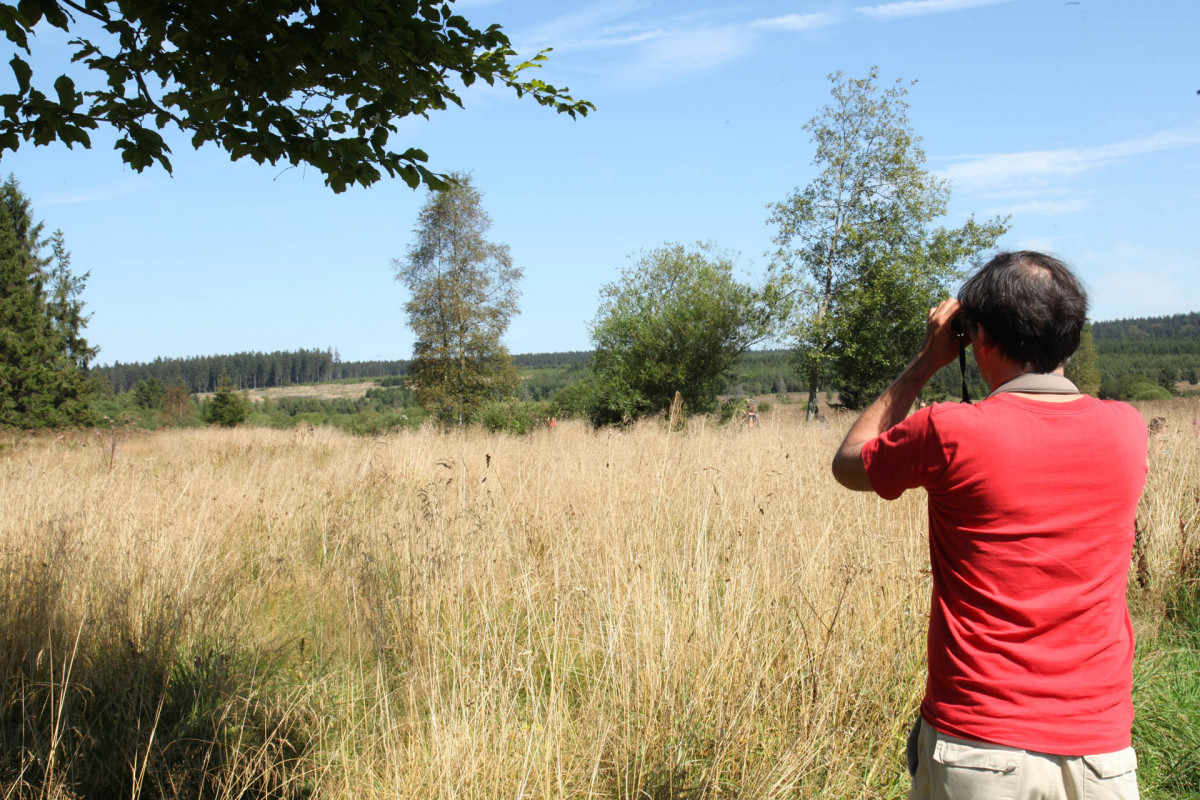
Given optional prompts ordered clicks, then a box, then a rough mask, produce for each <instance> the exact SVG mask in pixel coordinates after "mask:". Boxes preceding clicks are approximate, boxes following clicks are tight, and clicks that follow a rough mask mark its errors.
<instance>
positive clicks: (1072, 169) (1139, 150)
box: [938, 131, 1200, 188]
mask: <svg viewBox="0 0 1200 800" xmlns="http://www.w3.org/2000/svg"><path fill="white" fill-rule="evenodd" d="M1197 144H1200V131H1162V132H1159V133H1156V134H1154V135H1153V136H1146V137H1142V138H1140V139H1129V140H1127V141H1124V142H1117V143H1116V144H1110V145H1101V146H1099V147H1084V148H1077V147H1067V148H1062V149H1059V150H1029V151H1026V152H1023V153H997V154H994V155H985V156H975V157H971V158H968V159H965V160H963V161H959V162H958V163H954V164H951V165H950V166H948V167H946V168H945V169H941V170H938V174H939V175H940V176H941V177H943V178H949V179H950V180H952V181H954V183H955V186H956V187H962V186H965V187H971V188H990V187H997V186H1004V185H1007V184H1012V183H1014V182H1017V181H1028V180H1042V179H1046V178H1064V177H1070V176H1072V175H1077V174H1079V173H1081V172H1084V171H1086V170H1090V169H1095V168H1096V167H1100V166H1103V165H1105V164H1109V163H1112V162H1114V161H1119V160H1122V159H1126V158H1130V157H1132V156H1139V155H1145V154H1147V153H1155V152H1158V151H1161V150H1171V149H1175V148H1179V147H1190V146H1194V145H1197Z"/></svg>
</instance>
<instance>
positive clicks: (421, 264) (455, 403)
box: [392, 174, 522, 425]
mask: <svg viewBox="0 0 1200 800" xmlns="http://www.w3.org/2000/svg"><path fill="white" fill-rule="evenodd" d="M450 179H451V182H450V184H449V185H448V187H447V188H445V189H440V190H436V191H433V192H431V193H430V195H429V197H428V199H427V200H426V202H425V205H424V207H422V209H421V213H420V216H419V217H418V219H417V225H416V228H414V230H413V234H414V235H415V237H416V239H415V241H414V242H413V244H412V245H411V246H410V247H409V249H408V254H407V255H406V256H405V258H404V259H403V260H400V259H393V261H392V266H393V267H394V268H395V270H396V280H398V281H400V282H401V283H403V284H404V286H405V288H406V289H408V291H409V294H410V299H409V301H408V302H407V303H406V304H405V310H406V312H407V313H408V321H409V325H410V326H411V327H412V329H413V333H415V334H416V338H417V341H416V343H415V344H414V345H413V360H412V363H411V364H410V365H409V368H408V385H409V387H410V388H411V389H413V391H414V393H415V394H416V398H417V402H418V403H420V405H421V406H422V407H423V408H425V409H427V410H428V411H430V412H431V413H432V414H434V415H435V416H436V417H437V418H438V419H440V420H441V421H443V422H449V423H455V424H458V425H461V424H463V423H464V422H467V421H468V420H470V418H471V417H472V416H474V414H475V412H476V411H477V410H478V409H479V407H480V406H481V405H483V404H484V403H486V402H488V401H490V400H494V399H498V398H502V397H506V396H509V395H511V394H512V393H513V392H514V390H515V389H516V386H517V382H518V378H517V372H516V369H515V368H514V367H513V363H512V357H511V356H510V355H509V353H508V350H507V348H505V346H504V344H503V342H502V337H503V336H504V333H505V331H506V330H507V329H508V324H509V322H510V321H511V320H512V318H513V316H515V315H516V314H517V313H518V308H517V298H518V297H519V296H520V292H519V291H518V289H517V282H518V281H520V279H521V276H522V272H521V270H520V269H519V268H518V267H514V266H513V262H512V256H511V255H510V254H509V250H508V246H507V245H503V244H496V243H493V242H490V241H488V239H487V233H488V229H489V228H490V227H491V219H490V218H489V217H488V215H487V213H486V212H485V211H484V210H483V205H482V202H481V201H482V198H481V196H480V194H479V192H478V190H476V189H475V187H474V186H472V185H471V178H470V176H468V175H462V174H455V175H451V176H450Z"/></svg>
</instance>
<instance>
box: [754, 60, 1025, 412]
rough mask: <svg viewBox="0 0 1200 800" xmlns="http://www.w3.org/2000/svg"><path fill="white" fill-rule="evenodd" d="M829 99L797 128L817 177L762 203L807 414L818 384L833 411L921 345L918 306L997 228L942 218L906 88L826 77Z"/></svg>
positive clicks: (944, 186)
mask: <svg viewBox="0 0 1200 800" xmlns="http://www.w3.org/2000/svg"><path fill="white" fill-rule="evenodd" d="M829 79H830V81H831V82H832V83H833V88H832V90H831V91H830V95H831V98H832V99H831V101H830V103H829V105H827V106H826V107H825V108H823V109H822V110H821V111H820V112H819V113H818V114H817V115H816V116H815V117H813V119H812V120H811V121H809V122H808V124H807V125H805V130H807V131H808V132H809V134H810V135H811V137H812V141H813V143H814V144H815V145H816V154H815V156H814V158H813V163H814V164H815V165H816V166H818V167H819V168H820V173H819V174H818V175H817V177H816V178H814V179H813V180H812V182H810V183H809V184H808V185H807V186H805V187H804V188H798V189H796V190H795V191H793V192H792V194H791V195H790V196H789V197H788V198H787V199H786V200H784V201H783V202H780V203H775V204H773V205H772V206H771V212H772V213H771V217H770V219H769V222H770V223H771V224H774V225H776V226H777V227H778V233H777V234H776V236H775V243H776V244H777V245H778V246H779V248H778V250H777V251H776V256H775V267H776V268H777V269H779V271H780V273H781V274H782V276H783V277H784V278H785V279H787V280H789V281H790V282H791V284H792V285H793V286H794V287H795V288H794V291H795V298H796V300H797V303H796V307H797V311H798V313H797V315H796V317H795V319H794V320H793V331H794V333H795V336H796V342H797V362H798V366H799V369H800V372H801V374H802V375H803V377H804V380H805V383H806V384H807V389H808V391H809V409H808V416H809V418H810V419H811V418H812V417H813V416H815V415H816V410H817V409H816V396H817V390H818V387H819V385H828V384H829V382H835V383H836V384H837V385H838V388H839V392H840V396H841V400H842V402H843V404H845V405H849V406H851V407H859V406H861V405H863V404H865V403H866V402H869V401H870V399H871V398H872V397H873V396H874V395H875V394H878V393H879V392H880V391H882V389H883V388H885V387H886V386H887V382H888V381H890V380H891V379H892V378H893V377H895V375H896V373H898V372H899V371H900V369H901V367H902V366H903V365H904V363H905V362H906V361H907V359H908V358H910V357H911V355H912V353H913V352H915V351H916V348H917V347H918V346H919V345H920V342H921V337H922V336H923V334H924V328H925V316H926V313H927V312H928V310H929V307H930V306H931V305H933V304H934V303H936V302H937V300H938V299H940V298H942V297H945V296H946V295H947V294H948V293H949V288H950V284H951V282H952V281H954V280H955V279H957V278H958V277H959V276H960V274H961V273H960V269H961V265H962V264H964V263H969V262H972V261H975V260H977V258H978V255H979V254H980V253H981V252H982V251H984V250H987V249H989V248H991V247H993V246H994V245H995V242H996V240H997V239H998V238H999V237H1000V236H1001V235H1002V234H1003V233H1004V232H1005V231H1006V230H1007V229H1008V226H1007V224H1006V220H1003V219H995V220H991V221H988V222H983V223H977V222H976V221H975V220H974V219H973V218H972V219H969V220H968V221H967V222H966V223H965V224H963V225H962V226H960V227H958V228H952V229H951V228H946V227H943V226H939V225H935V224H934V221H935V220H937V219H938V218H939V217H942V216H943V215H944V214H945V213H946V207H947V204H948V202H949V197H950V187H949V185H948V183H947V182H945V181H942V180H940V179H938V178H937V177H936V176H933V175H931V174H929V173H928V172H926V171H925V169H924V167H923V164H924V161H925V153H924V151H923V150H922V149H921V146H920V139H919V138H918V137H917V136H916V135H915V134H914V132H913V130H912V126H911V124H910V123H909V120H908V103H907V101H906V100H905V96H906V94H907V89H906V88H905V87H904V85H903V84H901V83H900V82H897V83H896V84H895V85H893V86H892V87H891V88H888V89H883V90H881V89H880V88H879V87H878V85H877V83H876V82H877V80H878V69H874V68H873V69H872V70H871V71H870V73H868V75H867V76H866V77H865V78H857V79H854V78H846V77H844V76H843V75H842V73H835V74H833V75H830V76H829Z"/></svg>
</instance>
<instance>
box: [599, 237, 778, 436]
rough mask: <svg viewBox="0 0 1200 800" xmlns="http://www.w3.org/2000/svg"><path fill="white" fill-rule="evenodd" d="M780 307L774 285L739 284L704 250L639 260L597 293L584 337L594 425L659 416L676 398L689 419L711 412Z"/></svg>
mask: <svg viewBox="0 0 1200 800" xmlns="http://www.w3.org/2000/svg"><path fill="white" fill-rule="evenodd" d="M782 307H783V300H782V298H781V297H780V294H779V291H778V287H777V285H776V284H775V283H773V282H768V284H767V285H766V286H764V287H762V288H756V287H754V286H751V285H749V284H747V283H742V282H740V281H738V280H737V279H736V278H735V277H734V274H733V261H732V259H731V258H730V257H729V256H728V255H726V254H725V253H722V252H720V251H719V250H718V249H716V248H715V247H713V246H712V245H707V244H699V245H695V246H692V247H686V246H684V245H681V244H667V245H664V246H662V247H658V248H655V249H654V250H650V251H648V252H645V253H642V255H641V257H640V258H639V259H638V260H637V261H636V262H635V263H634V264H633V265H632V266H631V267H628V268H627V269H625V270H623V271H622V273H621V277H620V278H619V279H618V280H617V281H615V282H613V283H610V284H608V285H607V286H605V287H604V288H603V289H602V290H601V299H600V310H599V312H598V313H597V315H596V320H595V322H594V323H593V324H592V331H591V333H592V339H593V341H594V342H595V345H596V350H595V353H594V355H593V361H592V367H593V372H594V380H595V393H596V394H595V398H594V401H593V402H594V408H593V412H592V418H593V421H594V422H596V423H617V422H624V421H628V420H632V419H634V418H637V417H640V416H645V415H648V414H653V413H657V412H659V411H663V410H665V409H666V408H668V407H669V406H670V405H671V402H672V401H673V399H674V397H675V393H676V392H679V393H680V395H681V396H682V398H683V401H684V403H685V404H686V406H687V408H688V409H690V410H692V411H700V412H707V411H712V410H713V409H714V408H715V407H716V397H717V392H718V391H720V389H721V388H722V386H723V385H724V378H723V376H724V375H725V373H726V372H727V371H728V370H729V369H730V368H731V367H732V366H733V364H734V362H735V361H736V360H737V358H738V356H740V355H741V354H742V353H744V352H745V351H746V350H748V349H749V348H750V347H751V345H753V344H754V343H756V342H759V341H762V340H763V339H764V338H766V337H768V336H770V335H771V334H772V333H773V332H774V329H775V324H776V322H777V320H778V316H779V314H780V312H781V309H782Z"/></svg>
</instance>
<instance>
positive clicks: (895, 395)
mask: <svg viewBox="0 0 1200 800" xmlns="http://www.w3.org/2000/svg"><path fill="white" fill-rule="evenodd" d="M957 314H958V301H957V300H955V299H953V298H947V299H946V300H943V301H942V302H941V303H939V304H938V305H937V306H936V307H934V308H932V309H930V310H929V321H928V322H927V323H926V324H925V343H924V344H922V345H921V350H920V352H918V353H917V356H916V358H914V359H913V360H912V361H911V362H909V364H908V366H907V367H905V368H904V371H903V372H901V373H900V376H899V377H898V378H896V380H894V381H892V385H891V386H889V387H888V388H887V389H886V390H885V391H884V393H883V394H881V395H879V397H877V398H876V399H875V402H873V403H871V405H869V406H867V409H866V410H865V411H863V413H862V415H861V416H859V418H858V419H857V420H856V421H855V423H854V424H853V425H852V426H850V430H849V432H848V433H847V434H846V438H845V439H843V440H842V444H841V447H839V448H838V451H837V454H836V455H834V457H833V477H834V478H836V479H837V482H838V483H840V484H841V485H842V486H845V487H846V488H847V489H853V490H855V491H857V492H869V491H871V481H870V480H869V479H868V478H867V469H866V467H865V466H864V465H863V461H862V448H863V445H864V444H866V443H867V442H869V441H871V440H872V439H874V438H875V437H876V436H878V435H879V434H881V433H883V432H884V431H886V430H887V429H888V428H891V427H892V426H893V425H896V424H898V423H900V422H901V421H902V420H903V419H904V418H905V417H906V416H908V410H909V409H910V408H912V404H913V403H914V402H915V401H916V399H917V395H918V394H920V392H921V389H922V388H924V386H925V384H926V383H928V382H929V379H930V378H932V377H933V374H934V373H935V372H937V371H938V370H939V369H941V368H942V367H944V366H946V365H947V364H949V363H951V362H952V361H954V359H956V358H958V349H959V338H958V336H956V335H955V333H954V330H953V328H952V326H951V324H952V323H953V321H954V317H955V316H956V315H957Z"/></svg>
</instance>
